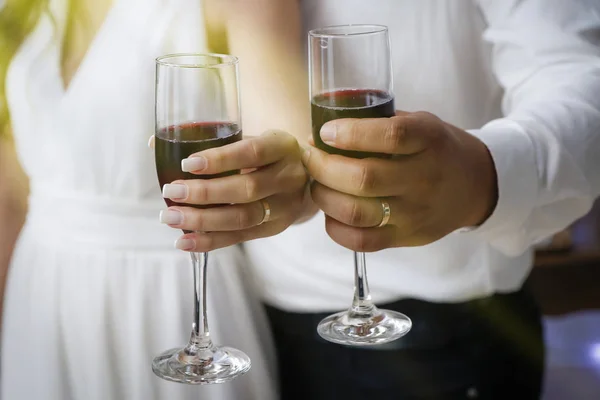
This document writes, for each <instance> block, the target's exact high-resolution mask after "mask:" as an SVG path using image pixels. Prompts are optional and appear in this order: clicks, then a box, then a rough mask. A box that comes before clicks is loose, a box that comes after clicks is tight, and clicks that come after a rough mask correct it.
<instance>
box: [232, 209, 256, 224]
mask: <svg viewBox="0 0 600 400" xmlns="http://www.w3.org/2000/svg"><path fill="white" fill-rule="evenodd" d="M255 220H256V218H255V213H253V212H251V210H249V209H248V208H247V207H243V208H241V209H240V210H239V211H238V213H237V218H236V223H237V229H247V228H250V227H252V226H254V225H257V224H258V222H255Z"/></svg>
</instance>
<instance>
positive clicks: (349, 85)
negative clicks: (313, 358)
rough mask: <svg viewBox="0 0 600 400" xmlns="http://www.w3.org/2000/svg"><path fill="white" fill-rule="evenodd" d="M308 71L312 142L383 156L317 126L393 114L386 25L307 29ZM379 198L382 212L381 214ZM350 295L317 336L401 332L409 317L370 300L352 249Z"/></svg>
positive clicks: (363, 338)
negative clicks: (338, 140)
mask: <svg viewBox="0 0 600 400" xmlns="http://www.w3.org/2000/svg"><path fill="white" fill-rule="evenodd" d="M309 72H310V78H309V82H310V96H311V105H312V127H313V139H314V142H315V145H316V146H317V147H318V148H320V149H321V150H324V151H326V152H328V153H331V154H338V155H342V156H345V157H353V158H366V157H386V156H385V155H383V154H374V153H365V152H359V151H349V150H340V149H337V148H334V147H331V146H329V145H327V144H325V143H323V141H322V140H321V136H320V130H321V127H322V126H323V125H324V124H325V123H326V122H328V121H331V120H335V119H340V118H389V117H393V116H394V115H395V108H394V95H393V92H392V87H393V82H392V65H391V55H390V40H389V35H388V29H387V27H385V26H380V25H343V26H332V27H326V28H322V29H315V30H312V31H310V32H309ZM384 211H385V210H383V203H382V216H383V215H384ZM354 265H355V277H354V298H353V301H352V306H351V307H350V309H348V310H347V311H342V312H339V313H337V314H334V315H331V316H329V317H327V318H325V319H324V320H323V321H321V322H320V323H319V326H318V328H317V331H318V333H319V335H320V336H321V337H322V338H324V339H325V340H328V341H330V342H334V343H339V344H344V345H355V346H365V345H375V344H382V343H387V342H390V341H393V340H396V339H398V338H400V337H402V336H404V335H405V334H406V333H408V331H409V330H410V329H411V326H412V322H411V320H410V319H409V318H408V317H407V316H406V315H404V314H401V313H399V312H396V311H391V310H380V309H378V308H377V307H375V305H374V304H373V302H372V300H371V295H370V293H369V284H368V282H367V271H366V260H365V254H364V253H356V252H355V253H354Z"/></svg>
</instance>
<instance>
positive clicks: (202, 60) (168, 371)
mask: <svg viewBox="0 0 600 400" xmlns="http://www.w3.org/2000/svg"><path fill="white" fill-rule="evenodd" d="M240 115H241V113H240V104H239V86H238V60H237V58H235V57H233V56H228V55H219V54H173V55H166V56H163V57H159V58H157V59H156V132H155V157H156V170H157V173H158V180H159V182H160V186H161V188H162V187H163V186H164V185H165V184H168V183H171V182H173V181H175V180H178V179H210V178H215V177H219V176H224V175H228V174H233V173H237V172H238V171H232V172H228V173H226V174H220V175H212V176H200V175H193V174H190V173H186V172H182V170H181V161H182V160H183V159H185V158H187V157H188V156H190V155H191V154H194V153H196V152H199V151H202V150H206V149H209V148H213V147H220V146H225V145H227V144H230V143H234V142H236V141H239V140H241V139H242V126H241V118H240ZM165 201H166V203H167V205H168V206H172V205H176V204H177V203H175V202H173V201H172V200H170V199H165ZM191 258H192V264H193V270H194V320H193V323H192V333H191V337H190V340H189V342H188V344H187V346H185V347H184V348H175V349H171V350H167V351H165V352H164V353H162V354H160V355H159V356H157V357H156V358H155V359H154V361H153V362H152V370H153V371H154V373H155V374H156V375H158V376H159V377H161V378H163V379H166V380H169V381H174V382H181V383H188V384H211V383H222V382H226V381H229V380H232V379H234V378H236V377H238V376H240V375H242V374H244V373H246V372H248V370H249V369H250V358H249V357H248V356H247V355H246V354H244V353H243V352H242V351H240V350H237V349H234V348H230V347H217V346H215V345H214V344H213V343H212V341H211V338H210V332H209V329H208V320H207V315H206V272H207V271H206V269H207V264H208V253H191Z"/></svg>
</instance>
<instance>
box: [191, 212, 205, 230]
mask: <svg viewBox="0 0 600 400" xmlns="http://www.w3.org/2000/svg"><path fill="white" fill-rule="evenodd" d="M192 215H193V216H192V217H191V218H190V226H189V227H190V228H191V229H192V230H194V231H197V232H204V231H206V230H207V228H208V227H207V226H206V220H205V219H204V218H203V217H202V215H201V213H200V211H194V213H193V214H192Z"/></svg>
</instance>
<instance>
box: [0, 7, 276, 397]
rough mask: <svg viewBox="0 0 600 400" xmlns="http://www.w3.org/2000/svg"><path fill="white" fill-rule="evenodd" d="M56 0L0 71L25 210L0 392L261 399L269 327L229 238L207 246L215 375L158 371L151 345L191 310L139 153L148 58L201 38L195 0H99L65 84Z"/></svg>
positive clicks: (268, 374)
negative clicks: (239, 355)
mask: <svg viewBox="0 0 600 400" xmlns="http://www.w3.org/2000/svg"><path fill="white" fill-rule="evenodd" d="M65 2H66V0H62V1H54V0H53V1H52V2H51V10H52V13H53V17H54V19H52V18H50V17H49V16H48V15H45V16H44V17H43V18H42V19H41V21H40V23H39V25H38V27H37V28H36V29H35V30H34V32H33V33H32V34H31V35H30V37H29V38H28V39H27V40H26V42H25V43H24V44H23V46H22V48H21V49H20V50H19V52H18V54H17V56H16V57H15V59H14V61H13V63H12V66H11V68H10V71H9V75H8V80H7V83H8V98H9V106H10V110H11V119H12V124H13V129H14V135H15V139H16V142H17V148H18V153H19V156H20V160H21V162H22V164H23V166H24V168H25V170H26V172H27V174H28V175H29V178H30V182H31V195H30V199H29V214H28V217H27V222H26V224H25V227H24V229H23V231H22V233H21V236H20V238H19V240H18V244H17V246H16V249H15V253H14V257H13V260H12V264H11V267H10V273H9V280H8V284H7V291H6V300H5V308H4V319H3V333H2V352H1V356H2V365H1V372H2V383H1V394H2V396H1V398H2V400H33V399H35V400H106V399H111V400H152V399H156V400H159V399H160V400H188V399H189V400H191V399H194V400H197V399H216V400H244V399H258V400H270V399H274V398H276V391H275V384H274V382H275V381H276V380H275V376H274V374H273V372H272V370H271V367H273V366H274V365H273V362H272V359H271V351H272V348H271V347H270V344H271V342H270V337H269V335H268V329H267V325H266V319H264V315H263V314H262V309H261V308H260V307H259V303H258V302H257V300H256V298H255V297H254V296H253V293H252V292H251V288H248V287H246V286H245V282H248V281H249V279H246V278H245V276H244V269H243V268H241V267H242V266H243V265H242V264H243V258H241V255H240V253H239V250H237V249H236V248H230V249H226V250H223V251H218V252H214V253H213V255H212V257H211V260H212V261H211V265H210V269H209V277H208V278H209V291H208V307H209V322H210V328H211V331H212V334H213V339H214V341H215V342H216V343H217V344H226V345H231V346H234V347H237V348H239V349H241V350H243V351H245V352H246V353H247V354H248V355H249V356H250V357H251V359H252V369H251V371H250V372H249V373H248V374H246V375H244V376H243V377H240V378H238V379H236V380H235V381H233V382H231V383H226V384H221V385H212V386H202V387H199V386H188V385H182V384H176V383H170V382H166V381H163V380H161V379H159V378H157V377H155V376H154V374H153V373H152V370H151V361H152V358H153V356H155V355H157V354H158V353H159V352H162V351H164V350H167V349H169V348H173V347H177V346H183V345H185V344H186V342H187V340H188V339H189V333H190V329H191V322H192V306H193V303H192V300H193V298H192V271H191V266H190V260H189V256H188V255H187V254H185V253H183V252H179V251H176V250H174V248H173V242H174V239H175V238H176V237H177V236H178V235H179V234H180V233H179V232H177V231H175V230H173V229H170V228H168V227H165V226H161V225H160V223H159V222H158V212H159V210H161V209H162V208H164V207H165V206H164V203H163V200H162V198H161V196H160V189H159V186H158V183H157V178H156V173H155V167H154V157H153V152H152V151H151V150H149V149H148V148H147V145H146V143H147V140H148V138H149V136H150V135H151V134H152V133H153V130H154V109H153V103H154V58H155V57H157V56H159V55H162V54H166V53H171V52H179V51H203V50H205V45H204V43H205V40H204V37H203V35H204V30H203V28H202V26H203V22H202V21H203V17H202V13H201V8H200V4H199V3H200V2H199V0H189V1H188V0H168V1H166V0H165V1H161V0H115V1H114V6H113V8H112V10H111V11H110V12H109V14H108V16H107V17H106V21H105V23H104V25H103V26H102V27H101V29H100V31H99V32H98V34H97V36H96V38H95V40H94V42H93V43H92V45H91V47H90V48H89V50H88V52H87V54H86V56H85V59H84V60H83V63H82V64H81V66H80V68H79V70H78V72H77V73H76V75H75V76H74V78H73V80H72V81H71V83H70V85H69V87H68V88H67V89H65V88H64V87H63V84H62V80H61V75H60V72H59V71H60V69H59V65H60V53H59V48H60V46H59V43H60V38H61V37H62V27H63V26H64V15H65Z"/></svg>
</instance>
